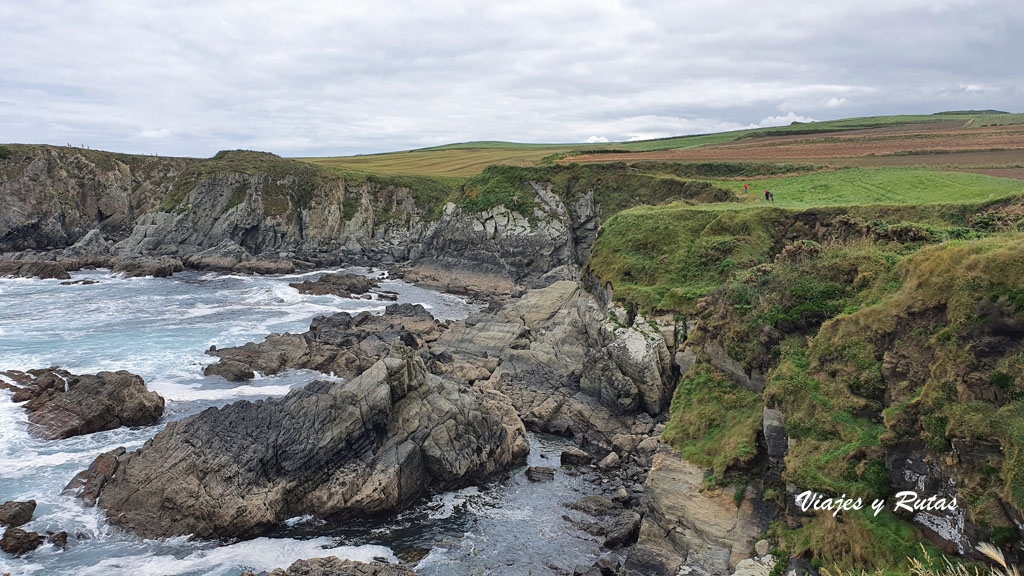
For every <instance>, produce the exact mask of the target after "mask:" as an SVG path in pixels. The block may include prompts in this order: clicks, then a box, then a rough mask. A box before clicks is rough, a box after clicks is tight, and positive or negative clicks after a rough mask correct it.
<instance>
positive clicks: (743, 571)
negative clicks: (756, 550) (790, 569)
mask: <svg viewBox="0 0 1024 576" xmlns="http://www.w3.org/2000/svg"><path fill="white" fill-rule="evenodd" d="M774 567H775V557H774V556H764V557H763V558H759V559H757V560H754V559H753V558H745V559H743V560H740V561H739V562H738V563H737V564H736V571H735V572H733V573H732V576H768V575H769V574H771V573H772V568H774Z"/></svg>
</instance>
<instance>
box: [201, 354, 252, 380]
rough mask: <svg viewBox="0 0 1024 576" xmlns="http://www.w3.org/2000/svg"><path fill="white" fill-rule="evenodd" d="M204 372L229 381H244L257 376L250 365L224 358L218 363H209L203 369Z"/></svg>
mask: <svg viewBox="0 0 1024 576" xmlns="http://www.w3.org/2000/svg"><path fill="white" fill-rule="evenodd" d="M203 373H204V374H206V375H207V376H220V377H221V378H223V379H225V380H227V381H228V382H243V381H245V380H252V379H253V378H255V377H256V374H255V373H254V372H253V371H252V368H250V367H249V366H247V365H245V364H242V363H241V362H236V361H234V360H227V359H224V358H222V359H221V360H220V361H219V362H217V363H216V364H210V365H208V366H207V367H206V368H204V369H203Z"/></svg>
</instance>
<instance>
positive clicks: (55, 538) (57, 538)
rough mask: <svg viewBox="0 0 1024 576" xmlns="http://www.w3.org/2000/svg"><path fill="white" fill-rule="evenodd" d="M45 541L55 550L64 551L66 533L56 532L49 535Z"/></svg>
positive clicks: (66, 544) (66, 543) (66, 542)
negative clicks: (54, 547)
mask: <svg viewBox="0 0 1024 576" xmlns="http://www.w3.org/2000/svg"><path fill="white" fill-rule="evenodd" d="M46 541H47V542H49V543H50V544H53V545H54V546H56V547H57V548H60V549H61V550H64V549H65V548H67V547H68V533H67V532H65V531H63V530H61V531H60V532H57V533H55V534H49V535H48V536H47V537H46Z"/></svg>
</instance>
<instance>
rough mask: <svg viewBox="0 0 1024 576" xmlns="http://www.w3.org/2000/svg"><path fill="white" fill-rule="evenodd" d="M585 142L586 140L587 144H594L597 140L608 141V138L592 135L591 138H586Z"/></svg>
mask: <svg viewBox="0 0 1024 576" xmlns="http://www.w3.org/2000/svg"><path fill="white" fill-rule="evenodd" d="M584 142H586V143H587V144H594V143H596V142H608V138H606V137H604V136H590V137H589V138H587V139H586V140H584Z"/></svg>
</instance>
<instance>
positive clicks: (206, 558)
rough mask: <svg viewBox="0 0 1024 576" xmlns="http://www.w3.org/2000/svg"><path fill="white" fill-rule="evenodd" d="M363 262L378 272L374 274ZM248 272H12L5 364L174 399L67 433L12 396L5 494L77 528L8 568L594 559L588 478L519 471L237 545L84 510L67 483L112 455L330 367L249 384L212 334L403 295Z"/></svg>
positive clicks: (430, 304) (448, 303)
mask: <svg viewBox="0 0 1024 576" xmlns="http://www.w3.org/2000/svg"><path fill="white" fill-rule="evenodd" d="M351 271H354V272H358V273H365V274H369V275H378V274H380V273H376V272H372V271H369V270H366V269H351ZM320 273H322V272H317V273H311V274H295V275H285V276H236V275H220V274H212V273H195V272H186V273H181V274H176V275H175V276H174V277H173V278H164V279H158V278H133V279H125V278H120V277H116V276H113V275H110V274H109V273H107V272H106V271H102V270H100V271H85V272H80V273H75V274H73V279H75V280H80V279H88V280H96V281H98V283H97V284H92V285H70V286H63V285H61V284H60V282H59V281H56V280H29V279H0V371H2V370H9V369H17V370H26V369H30V368H42V367H48V366H61V367H63V368H65V369H67V370H70V371H71V372H73V373H79V374H81V373H94V372H96V371H99V370H119V369H124V370H129V371H131V372H134V373H136V374H139V375H140V376H142V377H143V378H144V379H145V381H146V385H147V386H148V387H149V388H150V389H152V390H155V391H157V392H159V393H160V394H161V395H162V396H163V397H164V398H165V399H166V400H167V404H166V409H165V413H164V418H163V422H161V423H160V424H159V425H157V426H152V427H145V428H136V429H125V428H122V429H118V430H111V431H107V432H101V433H97V434H91V435H87V436H81V437H77V438H70V439H67V440H59V441H42V440H38V439H35V438H32V437H30V436H29V435H28V433H27V427H26V422H27V418H26V416H25V413H24V411H23V409H22V408H21V407H20V406H18V405H16V404H14V403H13V402H11V400H10V393H8V392H0V502H3V501H6V500H27V499H30V498H34V499H35V500H36V501H37V502H38V507H37V509H36V513H35V516H34V518H33V520H32V522H31V523H30V524H28V525H27V526H25V528H27V529H29V530H35V531H38V532H43V531H46V530H52V531H59V530H65V531H67V532H68V533H69V534H70V535H71V538H70V540H69V546H68V548H67V550H65V551H61V550H58V549H56V548H55V547H53V546H52V545H49V544H46V545H44V546H43V547H42V548H40V549H39V550H37V551H36V552H34V553H32V554H31V555H29V556H28V557H26V558H23V559H14V558H11V557H9V556H7V555H5V554H3V553H0V573H4V572H11V573H12V576H20V575H29V574H32V575H35V574H82V575H87V574H97V575H101V574H102V575H107V574H114V575H116V574H144V575H145V574H152V575H157V574H160V575H164V574H181V575H200V574H202V575H208V576H235V575H237V574H239V573H240V572H242V571H243V570H254V571H257V572H259V571H262V570H268V571H269V570H271V569H274V568H278V567H283V566H287V565H289V564H290V563H291V562H293V561H294V560H296V559H299V558H311V557H319V556H332V555H333V556H339V557H342V558H352V559H355V560H363V561H369V560H371V559H373V558H383V559H387V560H390V561H395V560H397V556H396V555H398V554H402V555H403V556H404V555H405V554H407V553H409V552H410V551H412V550H424V551H425V550H430V552H429V554H428V555H427V556H426V557H425V558H423V559H422V561H421V562H420V566H419V567H418V570H419V572H420V573H421V574H423V575H425V576H429V575H432V574H446V575H450V574H453V573H454V574H464V573H465V574H468V573H491V574H503V573H509V574H526V573H533V574H548V573H557V572H558V570H556V569H555V568H552V566H557V567H558V568H561V569H568V570H569V571H570V572H571V571H572V568H573V566H574V565H575V563H576V562H580V563H587V564H589V563H590V562H593V559H595V558H596V557H597V554H598V553H599V550H598V547H597V544H596V542H594V541H593V539H592V538H590V537H588V536H586V535H585V534H582V533H578V532H577V531H574V530H572V529H570V528H569V526H568V524H567V523H565V522H564V520H562V519H561V515H562V514H563V513H564V510H563V509H562V507H561V503H563V502H565V501H567V500H568V499H571V498H577V497H579V496H580V495H581V494H582V493H587V492H588V491H589V488H588V486H586V485H585V484H584V483H583V482H582V481H581V480H579V479H578V478H574V477H572V476H568V475H565V474H559V476H558V478H557V479H556V481H555V482H552V483H546V484H532V483H529V482H527V481H526V480H525V479H524V478H523V477H522V470H517V471H514V472H513V473H511V475H510V476H509V477H508V478H506V479H504V480H501V481H499V482H495V483H493V484H491V485H488V486H483V487H473V488H468V489H465V490H462V491H458V492H452V493H447V494H440V495H437V496H435V497H433V498H431V499H428V500H426V501H424V502H423V503H422V504H420V505H418V506H416V507H414V508H412V509H410V510H408V511H406V512H404V513H402V514H400V515H397V516H395V517H390V518H380V519H376V520H373V521H367V522H365V523H361V524H360V525H359V526H355V527H353V526H352V525H351V524H347V525H343V526H335V525H332V524H330V522H325V521H323V520H320V519H313V518H296V519H293V520H292V521H290V522H289V525H288V526H286V527H283V528H282V529H281V530H280V531H278V532H277V533H275V534H273V535H272V537H266V538H258V539H255V540H249V541H244V542H237V543H232V544H226V545H225V544H221V543H211V542H189V541H187V540H186V539H185V538H176V539H167V540H142V539H139V538H136V537H134V536H132V535H131V534H127V533H124V532H122V531H121V530H119V529H117V528H114V527H112V526H110V525H108V524H107V523H106V521H105V519H104V518H103V515H102V513H100V512H99V511H97V510H96V509H86V508H83V507H82V506H81V505H80V504H79V503H78V501H77V500H75V499H73V498H69V497H67V496H63V495H61V494H60V492H61V490H62V489H63V488H64V486H65V485H66V484H67V482H68V481H69V480H70V479H71V478H72V477H73V476H74V475H75V474H76V473H77V472H79V471H80V470H82V469H84V468H86V467H87V466H88V465H89V463H90V462H92V460H93V459H94V458H95V457H96V456H97V455H98V454H100V453H102V452H104V451H107V450H110V449H113V448H115V447H117V446H125V447H127V448H128V449H129V450H131V449H134V448H137V447H139V446H141V445H142V444H143V443H144V442H145V441H146V440H147V439H149V438H150V437H152V436H153V435H154V434H156V432H157V431H159V430H160V429H161V428H162V427H163V425H164V424H165V423H166V422H167V421H169V420H175V419H179V418H183V417H185V416H188V415H190V414H195V413H197V412H199V411H201V410H203V409H205V408H207V407H209V406H220V405H223V404H225V403H228V402H232V401H235V400H238V399H250V400H253V399H259V398H266V397H272V396H281V395H283V394H285V393H287V392H288V390H290V389H292V388H295V387H298V386H303V385H305V384H307V383H309V382H311V381H312V380H314V379H318V378H320V379H323V378H324V377H325V375H322V374H318V373H313V372H309V371H292V372H288V373H284V374H280V375H276V376H268V377H258V378H256V379H255V380H252V381H251V382H248V383H243V384H241V385H238V384H233V383H229V382H227V381H225V380H223V379H221V378H219V377H206V376H204V375H203V373H202V370H203V367H204V366H205V365H206V364H208V363H210V362H211V361H213V360H214V358H212V357H210V356H207V355H206V354H204V351H205V350H207V349H208V348H209V347H210V346H211V345H216V346H217V347H226V346H236V345H240V344H244V343H245V342H248V341H260V340H262V339H263V337H264V336H266V335H267V334H268V333H270V332H303V331H305V330H306V329H308V327H309V322H310V320H311V319H312V318H313V317H315V316H317V315H321V314H330V313H334V312H338V311H349V312H353V313H355V312H360V311H363V310H368V311H371V312H375V313H379V312H382V311H383V310H384V308H385V306H386V305H388V304H390V302H381V301H376V300H373V301H367V300H355V299H344V298H338V297H334V296H310V295H302V294H299V293H298V292H297V291H296V290H294V289H293V288H290V287H289V286H288V283H289V282H295V281H300V280H303V279H311V278H315V277H316V276H317V275H318V274H320ZM381 287H382V289H385V290H392V291H394V292H397V293H398V294H399V302H400V303H404V302H410V303H419V304H423V305H424V306H425V307H426V308H427V309H428V310H430V311H431V313H432V314H434V316H435V317H437V318H440V319H458V318H463V317H465V316H466V315H467V314H468V313H469V312H470V310H471V306H470V305H469V304H467V303H466V302H465V301H464V300H463V299H461V298H458V297H455V296H452V295H447V294H441V293H438V292H435V291H431V290H426V289H422V288H419V287H416V286H413V285H410V284H407V283H405V282H402V281H400V280H391V279H384V280H383V282H382V285H381ZM531 440H532V441H531V445H532V446H533V453H532V454H531V456H530V459H531V463H532V464H545V465H552V462H557V459H558V453H559V452H560V451H561V449H562V448H563V447H564V446H565V445H566V441H564V440H561V439H556V438H537V437H531Z"/></svg>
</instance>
